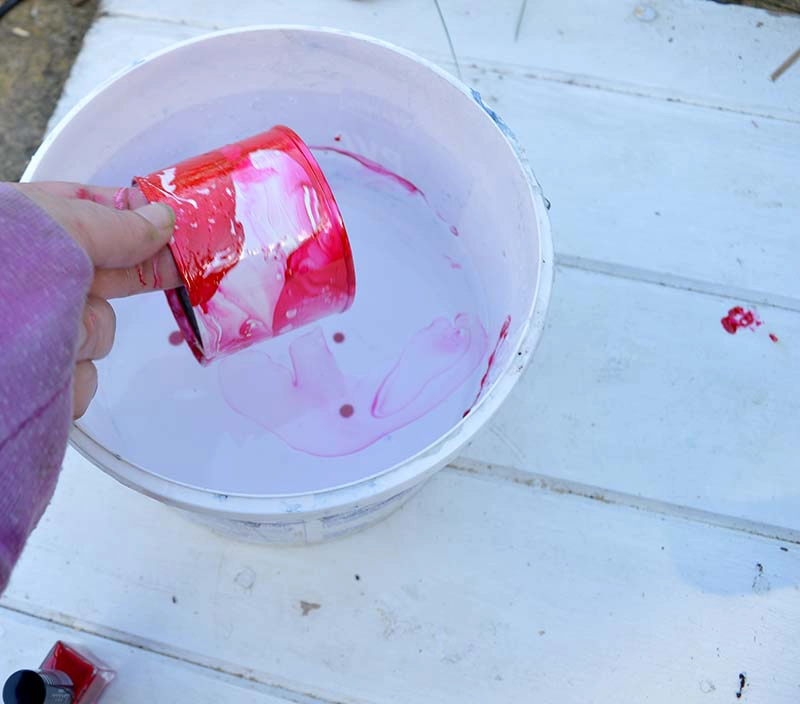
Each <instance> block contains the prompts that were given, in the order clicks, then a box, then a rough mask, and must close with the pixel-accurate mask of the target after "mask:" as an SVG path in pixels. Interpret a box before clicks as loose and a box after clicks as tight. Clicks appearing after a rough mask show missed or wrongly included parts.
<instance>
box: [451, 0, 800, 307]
mask: <svg viewBox="0 0 800 704" xmlns="http://www.w3.org/2000/svg"><path fill="white" fill-rule="evenodd" d="M709 4H710V3H709ZM465 75H466V77H467V80H468V81H469V82H470V84H471V85H473V86H474V87H475V88H476V89H477V90H479V91H480V92H481V93H482V95H483V97H484V98H485V99H486V101H487V103H488V104H490V105H492V106H493V107H495V108H496V109H497V111H498V112H499V114H500V115H502V116H503V118H504V119H505V120H506V121H507V122H508V124H509V125H510V126H511V127H512V129H514V130H515V131H516V133H517V136H518V137H519V139H520V141H521V142H522V144H523V145H524V146H525V148H526V150H527V152H528V154H529V157H530V161H531V164H532V165H533V168H534V171H535V172H536V175H537V178H538V179H539V180H540V181H541V183H542V187H543V188H544V192H545V195H546V196H547V197H548V198H549V199H550V201H551V202H552V204H553V207H552V210H551V211H550V217H551V219H552V223H553V233H554V234H553V236H554V238H555V246H556V251H557V253H559V254H563V255H567V256H568V257H581V258H586V259H591V260H596V261H600V262H608V263H616V264H620V265H622V266H624V267H629V268H634V269H643V270H647V271H660V272H666V273H668V274H671V275H673V276H678V277H684V278H689V279H693V280H696V281H698V282H712V283H714V284H716V285H721V286H723V287H724V286H728V287H732V288H737V289H746V290H747V291H749V293H747V295H748V296H751V297H753V298H756V299H757V300H765V301H768V302H779V303H780V304H782V305H787V304H788V305H790V306H792V307H795V308H800V277H798V276H797V271H798V270H800V249H798V247H797V243H796V240H797V223H798V222H800V181H798V179H797V178H795V176H794V174H795V171H796V166H797V164H798V163H800V124H794V123H788V122H784V121H780V120H769V119H762V118H759V119H757V120H755V119H752V118H750V117H749V116H743V115H737V114H734V113H725V112H720V111H716V110H707V109H702V108H696V107H692V106H687V105H679V104H676V103H667V102H663V101H660V100H652V99H647V98H637V97H632V96H626V95H615V94H611V93H607V92H603V91H595V90H590V89H586V88H581V87H579V86H565V85H563V84H558V83H548V82H543V81H538V80H535V79H531V78H529V77H526V76H525V75H522V74H519V73H514V72H506V71H496V70H495V71H493V70H488V69H483V68H480V67H477V68H474V67H467V69H466V74H465ZM587 264H589V263H588V262H587ZM589 265H590V264H589ZM590 266H591V265H590ZM612 270H613V269H612ZM640 275H642V274H640ZM683 285H685V284H683ZM700 286H701V287H702V284H700ZM786 298H791V299H792V300H791V301H785V300H784V299H786Z"/></svg>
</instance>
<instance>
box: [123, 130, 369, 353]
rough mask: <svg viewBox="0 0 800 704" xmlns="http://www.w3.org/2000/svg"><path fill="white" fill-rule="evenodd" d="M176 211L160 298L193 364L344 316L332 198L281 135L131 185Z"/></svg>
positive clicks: (341, 234)
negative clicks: (176, 277) (172, 274)
mask: <svg viewBox="0 0 800 704" xmlns="http://www.w3.org/2000/svg"><path fill="white" fill-rule="evenodd" d="M134 183H135V185H137V186H138V187H139V189H140V190H141V192H142V194H143V195H144V197H145V198H146V199H147V201H148V202H151V203H152V202H159V203H166V204H167V205H169V206H170V207H172V209H173V210H174V211H175V232H174V235H173V239H172V241H171V242H170V249H171V251H172V255H173V257H174V258H175V263H176V265H177V268H178V272H179V274H180V276H181V278H182V280H183V283H184V286H182V287H180V288H177V289H173V290H171V291H167V294H166V295H167V300H168V302H169V305H170V308H171V309H172V312H173V314H174V316H175V319H176V320H177V322H178V326H179V327H180V330H181V332H182V334H183V336H184V338H185V339H186V341H187V343H188V344H189V347H190V348H191V349H192V352H193V353H194V355H195V357H196V358H197V359H198V361H199V362H200V363H201V364H208V363H209V362H211V361H212V360H214V359H216V358H217V357H221V356H224V355H228V354H232V353H233V352H236V351H238V350H241V349H244V348H245V347H249V346H250V345H252V344H254V343H256V342H260V341H262V340H266V339H269V338H271V337H275V336H277V335H280V334H282V333H285V332H288V331H290V330H293V329H296V328H298V327H301V326H304V325H308V324H309V323H312V322H314V321H316V320H319V319H320V318H323V317H325V316H328V315H331V314H333V313H341V312H344V311H345V310H347V309H348V308H349V307H350V305H351V304H352V302H353V298H354V296H355V269H354V266H353V256H352V252H351V249H350V243H349V241H348V238H347V231H346V230H345V226H344V222H343V220H342V216H341V213H340V212H339V208H338V206H337V205H336V201H335V200H334V197H333V193H332V192H331V189H330V187H329V185H328V183H327V181H326V180H325V177H324V175H323V173H322V170H321V169H320V167H319V164H318V163H317V161H316V160H315V159H314V157H313V155H312V154H311V151H310V150H309V148H308V147H307V146H306V145H305V144H304V143H303V141H302V140H301V139H300V137H298V136H297V135H296V134H295V133H294V132H293V131H292V130H290V129H289V128H288V127H283V126H277V127H273V128H272V129H270V130H269V131H268V132H264V133H262V134H259V135H256V136H254V137H249V138H248V139H244V140H242V141H240V142H236V143H234V144H229V145H227V146H224V147H220V148H219V149H215V150H213V151H210V152H208V153H206V154H203V155H201V156H196V157H192V158H190V159H186V160H185V161H182V162H180V163H179V164H175V165H174V166H171V167H168V168H165V169H161V170H160V171H156V172H154V173H151V174H150V175H149V176H144V177H136V178H135V179H134Z"/></svg>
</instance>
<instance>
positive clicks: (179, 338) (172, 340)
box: [169, 330, 183, 347]
mask: <svg viewBox="0 0 800 704" xmlns="http://www.w3.org/2000/svg"><path fill="white" fill-rule="evenodd" d="M169 344H171V345H175V346H176V347H177V346H178V345H180V344H183V334H182V333H181V331H180V330H174V331H173V332H171V333H170V334H169Z"/></svg>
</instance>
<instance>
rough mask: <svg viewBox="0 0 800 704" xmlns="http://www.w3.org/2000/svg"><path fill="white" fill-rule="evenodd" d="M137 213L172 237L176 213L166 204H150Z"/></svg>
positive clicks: (138, 209)
mask: <svg viewBox="0 0 800 704" xmlns="http://www.w3.org/2000/svg"><path fill="white" fill-rule="evenodd" d="M136 212H137V213H138V214H139V215H141V216H142V217H143V218H144V219H145V220H147V222H149V223H150V224H151V225H154V226H155V227H157V228H158V229H159V230H161V231H162V232H163V233H165V234H169V235H171V234H172V231H173V230H174V229H175V212H174V211H173V210H172V208H170V207H169V206H168V205H165V204H164V203H149V204H148V205H145V206H143V207H141V208H137V209H136Z"/></svg>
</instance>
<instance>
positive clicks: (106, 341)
mask: <svg viewBox="0 0 800 704" xmlns="http://www.w3.org/2000/svg"><path fill="white" fill-rule="evenodd" d="M15 185H16V187H17V188H18V189H19V190H20V191H22V193H24V194H25V195H26V196H27V197H28V198H30V199H31V200H32V201H33V202H34V203H36V204H37V205H38V206H39V207H40V208H42V209H43V210H45V211H46V212H47V213H48V215H50V217H52V218H53V219H54V220H55V221H56V222H58V224H59V225H61V226H62V227H63V228H64V229H65V230H66V231H67V232H68V233H69V234H70V235H71V236H72V237H73V239H74V240H75V241H76V242H77V243H78V244H79V245H80V246H81V247H82V248H83V250H84V251H85V252H86V254H88V255H89V258H90V259H91V260H92V263H93V264H94V267H95V273H94V280H93V281H92V286H91V289H90V291H89V296H88V298H87V299H86V305H85V307H84V309H83V320H82V322H81V329H80V331H79V333H78V340H79V342H78V354H77V362H76V364H75V375H74V383H73V417H74V418H80V416H82V415H83V414H84V413H85V412H86V409H87V407H88V406H89V402H90V401H91V400H92V398H93V397H94V394H95V391H96V390H97V369H96V368H95V366H94V364H93V360H97V359H102V358H103V357H105V356H106V355H107V354H108V353H109V352H110V351H111V346H112V344H113V343H114V331H115V328H116V316H115V315H114V309H113V308H112V307H111V305H110V304H109V302H108V300H107V299H109V298H119V297H122V296H129V295H131V294H134V293H143V292H146V291H153V290H157V289H170V288H176V287H177V286H180V285H181V284H182V282H181V280H180V277H179V276H178V271H177V269H176V268H175V262H174V260H173V259H172V255H171V254H170V251H169V249H168V248H167V247H166V245H167V243H168V242H169V240H170V238H171V237H172V231H173V229H174V227H175V214H174V213H173V211H172V209H171V208H170V207H169V206H166V205H161V204H157V203H154V204H150V205H144V206H143V207H140V208H137V209H136V210H129V209H128V208H129V202H130V200H133V199H134V198H133V197H134V196H138V198H139V199H142V196H141V194H140V193H139V192H138V191H135V190H133V189H117V188H99V187H93V186H80V185H76V184H72V183H20V184H15ZM142 200H143V199H142Z"/></svg>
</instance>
